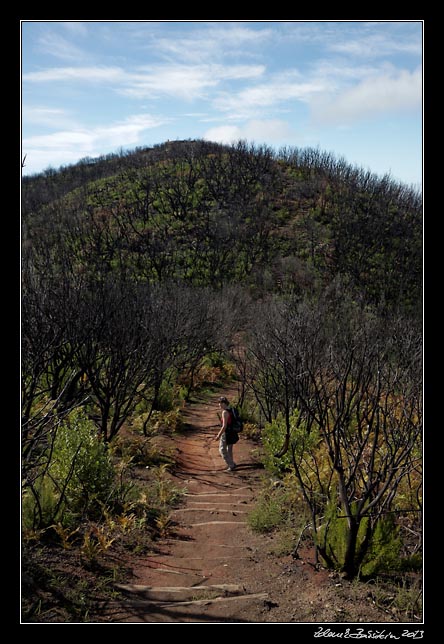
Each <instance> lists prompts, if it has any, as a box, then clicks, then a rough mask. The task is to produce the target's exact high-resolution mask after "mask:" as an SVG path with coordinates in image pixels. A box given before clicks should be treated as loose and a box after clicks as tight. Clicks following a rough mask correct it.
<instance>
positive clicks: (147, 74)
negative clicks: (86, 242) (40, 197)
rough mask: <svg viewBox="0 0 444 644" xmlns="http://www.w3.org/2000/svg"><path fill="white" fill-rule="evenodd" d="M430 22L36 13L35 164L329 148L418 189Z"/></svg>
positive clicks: (24, 93)
mask: <svg viewBox="0 0 444 644" xmlns="http://www.w3.org/2000/svg"><path fill="white" fill-rule="evenodd" d="M422 58H423V23H422V21H420V20H419V21H321V20H319V21H248V20H247V21H22V22H21V80H22V84H21V134H22V141H21V143H22V159H23V158H24V157H25V155H26V158H25V165H24V168H23V174H35V173H39V172H42V171H44V170H46V169H48V168H54V169H57V168H59V167H60V166H62V165H70V164H73V163H76V162H77V161H79V160H81V159H85V158H96V157H98V156H101V155H106V154H110V153H116V152H119V151H121V150H124V151H126V150H132V149H134V148H136V147H145V146H148V147H150V146H152V145H156V144H160V143H163V142H165V141H167V140H176V139H206V140H210V141H217V142H222V143H231V142H233V141H238V140H239V139H242V140H247V141H248V142H252V143H255V144H257V145H262V144H266V145H268V146H270V147H272V148H273V149H275V150H276V151H279V149H280V148H282V147H284V146H286V147H290V148H291V147H297V148H306V147H310V148H312V147H315V148H319V149H320V150H321V151H325V152H330V153H333V154H334V155H335V156H336V157H338V158H344V159H345V160H346V161H347V162H348V163H349V164H351V165H354V166H358V167H361V168H364V169H366V170H370V171H371V172H373V173H375V174H377V175H379V176H382V175H385V174H389V175H390V176H391V177H392V179H393V180H395V181H398V182H401V183H406V184H408V185H411V186H413V187H414V188H418V189H420V188H421V186H422V172H423V161H422V151H423V139H422V137H423V115H422V107H423V74H422Z"/></svg>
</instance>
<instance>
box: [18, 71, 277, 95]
mask: <svg viewBox="0 0 444 644" xmlns="http://www.w3.org/2000/svg"><path fill="white" fill-rule="evenodd" d="M264 71H265V67H264V66H263V65H219V64H202V65H181V64H174V65H153V66H150V67H139V68H138V70H137V71H135V72H131V71H130V72H126V71H125V70H124V69H122V68H121V67H105V66H103V67H100V66H94V67H53V68H49V69H45V70H41V71H38V72H28V73H26V74H23V80H24V81H29V82H32V83H43V82H45V83H50V82H60V81H62V82H74V81H76V82H79V83H81V82H87V83H105V84H109V85H110V86H111V87H112V89H115V90H116V91H118V92H119V93H120V94H122V95H125V96H129V97H131V98H136V99H143V98H150V99H156V98H159V97H161V96H175V97H178V98H182V99H185V100H187V101H191V100H193V99H195V98H202V97H203V96H204V95H205V92H206V91H207V90H208V89H209V88H211V87H216V86H218V85H219V84H220V83H222V82H225V81H227V80H234V81H239V80H246V79H247V80H248V79H257V78H259V77H260V76H262V74H263V73H264Z"/></svg>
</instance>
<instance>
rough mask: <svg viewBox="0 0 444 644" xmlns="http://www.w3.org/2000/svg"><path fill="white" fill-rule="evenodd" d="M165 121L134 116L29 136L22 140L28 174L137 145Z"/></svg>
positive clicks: (157, 118)
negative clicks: (142, 137) (100, 124)
mask: <svg viewBox="0 0 444 644" xmlns="http://www.w3.org/2000/svg"><path fill="white" fill-rule="evenodd" d="M166 122H167V120H166V119H164V118H160V117H156V116H152V115H150V114H135V115H132V116H129V117H128V118H126V119H125V120H124V121H120V122H116V123H113V124H111V125H109V126H106V127H95V128H90V129H88V128H76V129H72V130H61V131H59V132H54V133H52V134H47V135H38V136H29V137H26V138H24V139H23V141H22V151H23V155H24V154H26V155H27V157H26V163H27V167H28V171H29V172H40V171H41V170H42V169H44V168H46V167H47V166H48V165H51V166H52V167H57V166H58V165H60V163H62V162H63V163H68V162H70V160H72V161H75V160H78V159H80V158H81V157H84V156H93V157H94V156H98V155H100V154H103V153H104V150H105V151H109V152H112V151H114V150H115V149H116V148H118V147H122V146H123V147H128V146H129V147H132V146H135V145H137V144H139V143H140V140H141V135H142V133H143V132H144V131H146V130H149V129H152V128H156V127H159V126H161V125H163V124H165V123H166Z"/></svg>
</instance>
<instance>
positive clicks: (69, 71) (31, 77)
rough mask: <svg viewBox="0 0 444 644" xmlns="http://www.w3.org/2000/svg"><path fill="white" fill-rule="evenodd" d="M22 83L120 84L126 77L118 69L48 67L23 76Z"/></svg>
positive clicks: (122, 71)
mask: <svg viewBox="0 0 444 644" xmlns="http://www.w3.org/2000/svg"><path fill="white" fill-rule="evenodd" d="M22 78H23V80H24V81H30V82H32V83H52V82H58V81H86V82H90V83H97V82H101V83H102V82H122V81H123V80H125V78H126V75H125V72H124V70H123V69H121V68H120V67H50V68H49V69H44V70H41V71H39V72H28V73H26V74H23V77H22Z"/></svg>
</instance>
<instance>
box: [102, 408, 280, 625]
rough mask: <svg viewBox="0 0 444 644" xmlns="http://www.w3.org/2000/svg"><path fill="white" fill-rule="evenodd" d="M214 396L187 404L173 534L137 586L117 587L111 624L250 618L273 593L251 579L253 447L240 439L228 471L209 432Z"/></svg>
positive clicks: (140, 571)
mask: <svg viewBox="0 0 444 644" xmlns="http://www.w3.org/2000/svg"><path fill="white" fill-rule="evenodd" d="M216 401H217V398H216V399H215V401H214V404H213V403H212V404H211V405H205V404H203V405H196V406H194V407H193V408H191V407H190V409H189V419H190V421H189V423H188V427H189V429H188V431H187V432H186V434H184V435H181V436H179V437H178V438H177V443H176V447H177V451H178V454H179V458H178V467H177V470H176V472H175V476H176V477H177V479H178V480H179V482H180V485H181V486H182V487H184V488H185V490H186V492H185V494H184V497H183V503H182V505H181V506H180V507H178V508H176V509H175V510H173V511H172V512H171V519H172V522H173V526H174V535H172V536H170V537H166V538H165V539H163V540H161V541H160V542H159V544H158V548H157V552H156V553H155V554H150V555H148V556H147V557H146V558H145V560H144V561H143V565H142V566H140V567H139V568H138V569H137V570H135V574H134V579H133V580H132V583H126V584H116V590H118V591H119V592H120V593H122V595H123V597H124V599H123V601H121V602H120V603H119V601H113V602H110V604H109V606H108V609H109V610H111V614H112V618H111V621H123V622H176V623H181V622H214V621H220V622H233V621H235V622H237V621H240V622H249V621H251V619H250V618H249V617H248V616H249V615H253V614H254V615H256V614H257V613H258V608H257V607H258V606H261V605H263V603H264V601H266V599H267V597H268V594H267V590H266V589H263V588H258V587H254V588H253V587H251V584H250V583H249V582H248V580H249V579H250V577H251V575H250V573H251V568H252V566H254V565H255V563H256V561H255V558H254V540H255V535H254V534H253V533H252V532H251V530H250V528H249V526H248V513H249V511H250V510H251V509H252V507H254V502H255V498H256V495H257V490H258V485H257V484H258V470H257V463H256V462H255V460H254V459H253V458H252V457H251V450H252V447H253V445H252V444H251V443H250V442H249V441H248V440H246V439H244V438H243V439H241V440H240V441H239V442H238V443H237V445H236V446H235V447H236V449H235V460H236V462H238V464H239V467H238V468H237V469H236V470H235V471H234V472H226V471H225V467H226V466H225V464H224V463H223V461H222V459H221V457H220V455H219V451H218V442H217V441H215V440H214V436H215V435H216V434H217V428H215V429H212V428H211V429H208V426H209V425H211V424H214V420H213V421H212V423H211V422H210V418H211V417H210V414H214V412H215V408H216ZM113 607H114V608H113ZM113 611H114V612H113Z"/></svg>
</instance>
